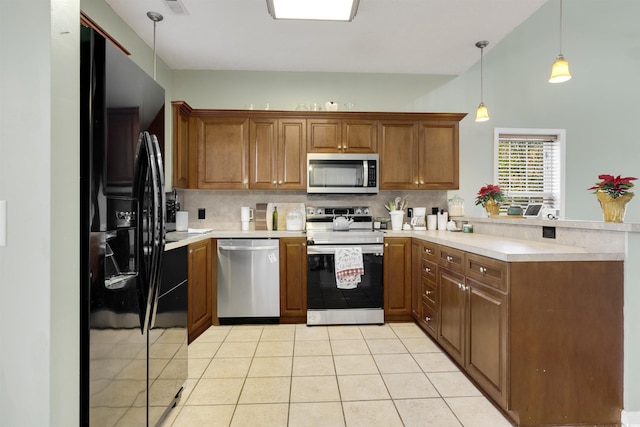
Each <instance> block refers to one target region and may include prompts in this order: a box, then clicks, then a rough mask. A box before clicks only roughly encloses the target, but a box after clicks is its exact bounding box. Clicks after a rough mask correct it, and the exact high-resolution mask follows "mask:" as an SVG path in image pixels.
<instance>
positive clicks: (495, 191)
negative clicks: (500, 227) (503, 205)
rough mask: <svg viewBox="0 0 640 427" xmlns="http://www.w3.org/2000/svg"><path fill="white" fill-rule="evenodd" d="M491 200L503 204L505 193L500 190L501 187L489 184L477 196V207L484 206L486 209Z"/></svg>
mask: <svg viewBox="0 0 640 427" xmlns="http://www.w3.org/2000/svg"><path fill="white" fill-rule="evenodd" d="M489 200H493V201H495V202H502V201H503V200H504V193H503V192H502V190H501V189H500V186H498V185H493V184H487V185H485V186H484V187H482V188H481V189H480V191H478V194H476V205H482V206H483V207H484V205H485V204H486V203H487V201H489Z"/></svg>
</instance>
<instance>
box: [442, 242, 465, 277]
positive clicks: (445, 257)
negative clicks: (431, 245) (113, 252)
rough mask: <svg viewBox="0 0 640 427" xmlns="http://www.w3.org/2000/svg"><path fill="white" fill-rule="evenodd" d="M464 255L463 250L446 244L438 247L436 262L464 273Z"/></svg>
mask: <svg viewBox="0 0 640 427" xmlns="http://www.w3.org/2000/svg"><path fill="white" fill-rule="evenodd" d="M464 257H465V253H464V251H460V250H458V249H453V248H450V247H447V246H440V247H439V248H438V264H440V265H442V266H445V267H447V268H448V269H450V270H452V271H457V272H459V273H464V265H465V264H464Z"/></svg>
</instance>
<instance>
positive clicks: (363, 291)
mask: <svg viewBox="0 0 640 427" xmlns="http://www.w3.org/2000/svg"><path fill="white" fill-rule="evenodd" d="M344 246H349V247H360V248H361V249H362V261H363V266H364V274H363V275H362V276H361V279H362V280H361V282H360V283H358V285H357V286H356V287H355V288H354V289H339V288H338V287H337V284H336V271H335V251H336V246H332V245H311V246H308V247H307V310H308V311H307V323H308V324H356V323H383V322H384V312H383V301H384V290H383V285H382V282H383V275H382V265H383V263H382V260H383V245H344Z"/></svg>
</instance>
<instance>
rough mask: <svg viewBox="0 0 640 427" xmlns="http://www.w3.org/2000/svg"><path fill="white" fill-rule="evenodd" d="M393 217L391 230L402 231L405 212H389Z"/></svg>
mask: <svg viewBox="0 0 640 427" xmlns="http://www.w3.org/2000/svg"><path fill="white" fill-rule="evenodd" d="M389 216H390V217H391V229H392V230H402V219H403V218H404V211H391V212H389Z"/></svg>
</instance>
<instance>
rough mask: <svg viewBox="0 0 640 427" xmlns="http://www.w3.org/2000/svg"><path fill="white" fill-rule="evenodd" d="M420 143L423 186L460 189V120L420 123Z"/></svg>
mask: <svg viewBox="0 0 640 427" xmlns="http://www.w3.org/2000/svg"><path fill="white" fill-rule="evenodd" d="M419 146H420V148H419V153H418V158H419V164H420V170H419V173H418V180H419V182H420V188H422V189H428V190H453V189H458V188H459V166H458V162H459V154H458V122H444V121H440V122H421V123H420V143H419Z"/></svg>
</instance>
